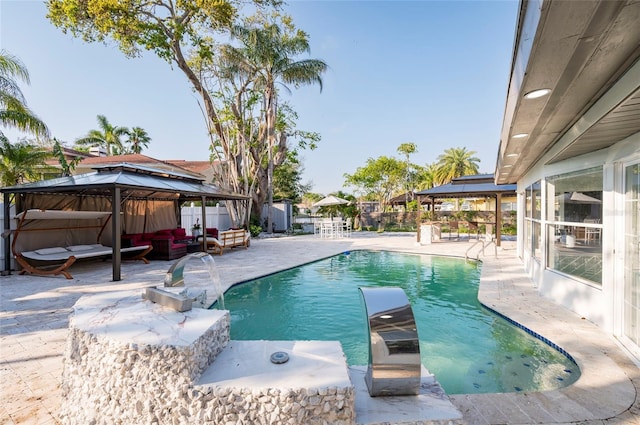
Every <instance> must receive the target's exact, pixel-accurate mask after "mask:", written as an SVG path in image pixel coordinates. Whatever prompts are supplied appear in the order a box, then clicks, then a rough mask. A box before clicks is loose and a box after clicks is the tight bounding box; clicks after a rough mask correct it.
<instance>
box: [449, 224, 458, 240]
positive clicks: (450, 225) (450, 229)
mask: <svg viewBox="0 0 640 425" xmlns="http://www.w3.org/2000/svg"><path fill="white" fill-rule="evenodd" d="M454 230H455V232H456V239H457V238H459V237H460V225H459V223H458V221H457V220H453V221H450V222H449V239H451V235H452V234H453V231H454Z"/></svg>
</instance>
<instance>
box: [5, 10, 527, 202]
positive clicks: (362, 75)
mask: <svg viewBox="0 0 640 425" xmlns="http://www.w3.org/2000/svg"><path fill="white" fill-rule="evenodd" d="M286 10H287V11H288V12H289V13H290V14H291V15H292V16H293V18H294V22H295V23H296V25H297V26H298V27H299V28H301V29H303V30H304V31H306V32H307V33H308V34H309V37H310V44H311V54H310V57H312V58H316V59H322V60H324V61H325V62H326V63H327V64H328V65H329V70H328V72H327V73H326V74H325V75H324V77H323V83H324V84H323V90H322V92H320V90H319V88H318V86H310V87H303V88H301V89H298V90H292V93H291V94H289V93H286V92H283V93H282V98H283V99H284V100H286V101H288V102H289V103H291V104H292V105H293V107H294V108H295V110H296V111H297V112H298V115H299V119H298V128H299V129H302V130H306V131H315V132H318V133H320V135H321V137H322V141H321V142H320V144H319V146H318V148H317V149H316V150H314V151H305V152H303V154H302V158H303V159H304V168H305V172H304V182H305V183H307V182H311V183H312V184H313V188H312V191H313V192H318V193H322V194H328V193H329V192H333V191H337V190H344V191H347V192H349V191H350V188H344V187H343V186H342V182H343V175H344V173H353V172H354V171H355V170H356V169H357V168H358V167H361V166H363V165H365V163H366V160H367V158H377V157H379V156H382V155H386V156H398V157H399V155H398V154H397V151H396V149H397V147H398V146H399V145H400V144H401V143H406V142H413V143H416V145H417V146H418V152H417V153H416V154H414V155H413V156H412V161H413V162H415V163H418V164H421V165H426V164H428V163H431V162H434V161H435V160H436V159H437V157H438V155H440V154H441V153H443V151H444V150H445V149H447V148H451V147H467V148H468V149H469V150H473V151H476V153H477V154H476V155H477V156H478V157H479V158H480V160H481V162H480V171H481V172H489V173H491V172H493V171H494V167H495V159H496V156H497V151H498V144H499V140H500V136H499V134H500V129H501V126H502V117H503V112H504V105H505V97H506V91H507V84H508V77H509V70H510V62H511V55H512V48H513V36H514V31H515V25H516V16H517V10H518V2H517V1H515V0H513V1H407V2H404V1H292V2H289V3H288V5H287V6H286ZM45 15H46V8H45V6H44V5H43V2H41V1H29V0H18V1H13V0H0V48H1V49H4V50H6V51H8V52H9V53H11V54H13V55H15V56H17V57H19V58H20V60H22V62H23V63H24V64H25V65H26V66H27V68H28V70H29V73H30V75H31V85H30V86H26V85H22V86H21V87H22V88H23V92H24V94H25V96H26V98H27V102H28V105H29V106H30V107H31V109H32V110H33V111H34V112H35V113H36V114H37V115H38V116H39V117H40V118H42V119H43V120H44V121H45V122H46V123H47V125H48V126H49V128H50V130H51V131H52V134H53V136H55V137H56V138H57V139H58V140H62V141H67V142H70V143H71V142H73V141H74V140H75V139H77V138H78V137H81V136H83V135H85V134H86V133H87V132H88V131H89V130H91V129H93V128H97V121H96V116H97V115H99V114H100V115H105V116H106V117H107V118H108V119H109V121H110V122H111V123H112V124H114V125H122V126H127V127H134V126H139V127H142V128H144V129H145V130H147V132H148V133H149V135H150V136H151V138H152V141H151V144H150V147H149V149H148V150H146V151H144V152H143V153H145V154H147V155H149V156H152V157H155V158H158V159H189V160H204V159H207V157H208V139H207V135H206V130H205V125H204V120H203V117H202V113H201V111H200V108H199V106H198V102H197V97H196V96H194V95H193V93H192V91H191V87H190V85H189V83H188V81H187V79H186V77H184V76H183V74H182V73H181V72H180V71H179V70H178V69H177V68H175V69H172V67H171V66H170V65H169V64H168V63H167V62H164V61H162V60H160V59H158V58H156V57H155V56H153V55H152V54H145V55H144V56H143V57H142V58H136V59H126V58H125V57H124V55H123V54H122V53H120V51H119V50H118V48H117V47H116V46H115V45H109V46H105V45H103V44H96V43H93V44H86V43H84V42H83V41H81V40H79V39H74V38H73V37H72V36H71V35H65V34H63V33H62V32H61V31H60V30H58V29H56V28H55V27H54V26H53V25H51V24H50V23H49V22H48V20H47V19H46V17H45ZM5 133H6V134H7V135H8V136H9V137H10V140H11V141H15V140H16V139H17V138H18V137H20V136H21V135H20V134H19V133H15V132H12V131H6V132H5Z"/></svg>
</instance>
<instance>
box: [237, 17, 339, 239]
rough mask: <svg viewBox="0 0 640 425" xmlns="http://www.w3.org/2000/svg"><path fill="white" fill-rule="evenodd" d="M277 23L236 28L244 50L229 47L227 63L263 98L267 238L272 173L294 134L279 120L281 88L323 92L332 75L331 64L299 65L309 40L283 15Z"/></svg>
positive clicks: (309, 61)
mask: <svg viewBox="0 0 640 425" xmlns="http://www.w3.org/2000/svg"><path fill="white" fill-rule="evenodd" d="M274 18H275V19H276V20H277V21H275V22H274V21H271V20H269V18H267V17H265V16H264V15H257V16H256V17H255V19H256V21H257V23H249V25H236V26H234V27H233V30H232V35H233V37H234V38H235V39H236V40H238V41H239V42H240V47H237V48H236V47H234V46H231V45H229V46H226V56H227V58H229V59H230V62H231V63H232V64H233V65H235V67H236V69H237V72H239V73H241V74H242V75H246V76H250V77H249V79H250V81H252V83H253V85H254V89H255V90H256V91H257V92H259V93H260V94H261V97H262V108H263V110H264V111H265V113H264V122H263V123H261V131H260V134H259V135H258V139H259V140H260V141H261V142H263V143H262V145H263V146H264V145H266V148H267V176H266V181H265V179H263V180H261V181H260V182H259V183H260V187H259V189H260V191H261V192H262V193H266V197H267V200H268V203H269V208H268V209H267V211H268V217H267V232H268V233H271V232H272V216H271V205H272V203H273V170H274V167H276V166H278V165H280V164H282V162H283V161H284V160H285V158H286V153H287V150H288V146H287V137H288V136H289V133H288V130H289V131H290V129H289V128H283V127H282V126H280V127H279V125H278V124H282V123H283V121H282V120H279V119H278V117H279V115H278V114H279V112H278V91H277V88H276V84H280V86H281V87H284V88H285V89H286V90H289V88H288V87H287V85H294V86H295V87H299V86H301V85H309V84H314V83H315V84H318V85H319V86H320V90H322V74H323V73H324V72H325V71H326V70H327V64H326V63H325V62H324V61H322V60H320V59H301V60H298V59H297V57H298V56H299V55H300V54H302V53H308V52H309V50H310V49H309V38H308V35H307V34H306V33H305V32H303V31H301V30H296V29H295V27H294V26H293V24H292V23H291V21H290V18H288V17H281V16H280V15H274ZM278 21H279V22H278ZM265 142H266V143H265ZM263 199H264V198H263ZM260 204H261V203H260Z"/></svg>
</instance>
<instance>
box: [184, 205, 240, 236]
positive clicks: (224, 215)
mask: <svg viewBox="0 0 640 425" xmlns="http://www.w3.org/2000/svg"><path fill="white" fill-rule="evenodd" d="M205 211H206V212H205V214H206V219H207V227H209V228H212V227H215V228H217V229H219V230H226V229H228V228H230V227H231V218H230V217H229V213H228V212H227V208H226V207H225V206H224V205H218V206H215V207H205ZM180 214H181V217H182V227H183V228H184V229H186V230H187V233H188V234H189V233H191V228H192V227H193V225H194V224H195V223H196V221H197V222H198V223H200V227H201V228H202V207H200V206H199V205H197V206H193V205H192V206H186V207H182V210H181V211H180Z"/></svg>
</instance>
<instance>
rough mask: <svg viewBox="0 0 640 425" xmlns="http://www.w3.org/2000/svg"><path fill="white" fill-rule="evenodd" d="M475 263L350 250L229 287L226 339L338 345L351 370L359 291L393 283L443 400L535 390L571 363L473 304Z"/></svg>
mask: <svg viewBox="0 0 640 425" xmlns="http://www.w3.org/2000/svg"><path fill="white" fill-rule="evenodd" d="M480 267H481V266H480V265H479V263H469V262H466V261H464V260H462V259H458V258H449V257H437V256H425V255H417V254H402V253H394V252H384V251H381V252H380V251H354V252H351V253H344V254H340V255H337V256H334V257H330V258H327V259H324V260H321V261H317V262H314V263H310V264H306V265H303V266H300V267H296V268H293V269H290V270H286V271H283V272H279V273H276V274H273V275H269V276H266V277H263V278H260V279H256V280H253V281H250V282H246V283H244V284H241V285H236V286H234V287H232V288H230V289H229V290H228V291H227V292H226V293H225V307H226V309H228V310H229V311H230V312H231V338H232V339H237V340H255V339H267V340H338V341H340V342H341V343H342V346H343V349H344V351H345V354H346V356H347V361H348V363H349V364H350V365H366V364H367V363H368V353H369V351H368V350H369V347H368V336H367V323H366V317H365V313H364V306H363V303H362V301H361V299H360V294H359V292H358V287H360V286H399V287H401V288H403V289H404V290H405V292H406V294H407V296H408V298H409V300H410V302H411V305H412V308H413V312H414V315H415V318H416V323H417V327H418V334H419V337H420V351H421V360H422V363H423V364H424V366H425V367H426V368H427V369H429V370H430V371H431V372H432V373H434V374H435V375H436V379H437V380H438V381H439V382H440V384H441V385H442V386H443V388H444V389H445V391H446V392H447V393H449V394H469V393H493V392H518V391H542V390H549V389H554V388H560V387H564V386H567V385H570V384H571V383H573V382H575V381H576V380H577V379H578V377H579V376H580V370H579V368H578V367H577V365H576V364H575V363H574V362H572V361H571V360H570V359H569V358H567V357H566V356H565V355H563V354H561V353H560V352H558V351H557V350H555V349H553V348H551V347H550V346H548V345H547V344H545V343H544V342H542V341H541V340H539V339H537V338H535V337H533V336H531V335H530V334H528V333H527V332H525V331H523V330H522V329H519V328H518V327H516V326H513V325H512V324H511V323H509V322H508V321H507V320H505V319H504V318H502V317H500V316H498V315H496V314H494V313H493V312H491V311H490V310H487V309H486V308H484V307H482V305H481V304H480V303H479V302H478V286H479V280H480Z"/></svg>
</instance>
